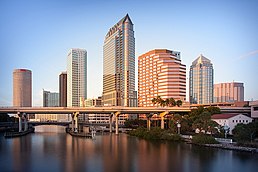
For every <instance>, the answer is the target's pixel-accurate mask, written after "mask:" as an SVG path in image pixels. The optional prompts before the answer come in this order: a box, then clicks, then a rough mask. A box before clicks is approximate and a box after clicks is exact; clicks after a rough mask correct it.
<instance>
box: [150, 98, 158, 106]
mask: <svg viewBox="0 0 258 172" xmlns="http://www.w3.org/2000/svg"><path fill="white" fill-rule="evenodd" d="M151 102H152V103H153V105H156V104H157V99H156V98H155V97H154V98H153V99H152V100H151Z"/></svg>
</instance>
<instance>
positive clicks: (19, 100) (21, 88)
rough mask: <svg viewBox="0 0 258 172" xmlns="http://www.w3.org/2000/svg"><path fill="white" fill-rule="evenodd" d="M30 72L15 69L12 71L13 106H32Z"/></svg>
mask: <svg viewBox="0 0 258 172" xmlns="http://www.w3.org/2000/svg"><path fill="white" fill-rule="evenodd" d="M31 80H32V79H31V71H30V70H28V69H15V70H14V71H13V106H19V107H30V106H31V105H32V103H31V101H32V100H31V99H32V81H31Z"/></svg>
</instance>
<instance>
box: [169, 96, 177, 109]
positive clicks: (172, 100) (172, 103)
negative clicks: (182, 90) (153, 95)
mask: <svg viewBox="0 0 258 172" xmlns="http://www.w3.org/2000/svg"><path fill="white" fill-rule="evenodd" d="M175 105H176V101H175V99H174V98H172V97H171V98H169V106H171V107H173V106H175Z"/></svg>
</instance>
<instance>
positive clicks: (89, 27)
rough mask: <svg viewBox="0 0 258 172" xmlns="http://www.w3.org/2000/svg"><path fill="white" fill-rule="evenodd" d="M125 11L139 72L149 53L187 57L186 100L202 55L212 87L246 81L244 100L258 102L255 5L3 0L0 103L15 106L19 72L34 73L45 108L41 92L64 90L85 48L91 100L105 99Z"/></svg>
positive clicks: (37, 101) (220, 0)
mask: <svg viewBox="0 0 258 172" xmlns="http://www.w3.org/2000/svg"><path fill="white" fill-rule="evenodd" d="M127 13H128V14H129V16H130V18H131V20H132V22H133V24H134V31H135V35H134V36H135V42H136V43H135V51H136V52H135V58H136V71H137V59H138V56H140V55H141V54H144V53H146V52H148V51H150V50H153V49H158V48H165V49H169V50H175V51H179V52H181V60H182V63H183V64H185V65H186V66H187V98H188V96H189V91H188V87H189V85H188V73H189V68H190V65H191V63H192V62H193V61H194V60H195V59H196V58H197V57H198V56H199V55H200V54H203V55H204V56H205V57H207V58H209V59H210V60H211V62H212V63H213V67H214V83H221V82H233V81H235V82H243V83H244V87H245V100H258V76H257V75H258V69H257V68H258V1H256V0H248V1H245V0H238V1H235V0H227V1H225V0H217V1H208V0H168V1H166V0H158V1H157V0H155V1H152V0H146V1H144V0H142V1H139V0H108V1H105V0H94V1H92V0H73V1H69V0H60V1H58V0H23V1H20V0H0V52H1V57H0V106H12V88H13V86H12V82H13V81H12V73H13V70H14V69H17V68H25V69H30V70H32V83H33V84H32V87H33V91H32V94H33V100H32V102H33V106H42V97H43V96H42V89H45V90H48V91H52V92H58V87H59V85H58V84H59V83H58V76H59V74H60V73H61V72H62V71H66V64H67V53H68V51H69V49H71V48H84V49H86V50H87V55H88V57H87V62H88V66H87V67H88V85H87V87H88V90H87V93H88V98H96V97H98V96H101V94H102V84H103V81H102V75H103V43H104V38H105V35H106V33H107V32H108V30H109V28H110V27H112V26H113V25H114V24H116V23H117V22H118V21H119V20H120V19H121V18H123V17H124V16H125V15H126V14H127ZM136 76H137V73H136ZM136 83H137V77H136ZM136 88H137V85H136Z"/></svg>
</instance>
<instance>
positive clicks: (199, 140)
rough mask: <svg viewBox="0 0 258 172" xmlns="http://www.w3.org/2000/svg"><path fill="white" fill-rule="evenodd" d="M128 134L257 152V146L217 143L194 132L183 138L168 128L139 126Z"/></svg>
mask: <svg viewBox="0 0 258 172" xmlns="http://www.w3.org/2000/svg"><path fill="white" fill-rule="evenodd" d="M128 134H129V135H130V136H135V137H138V138H142V139H146V140H166V141H173V142H183V141H185V142H187V143H188V144H193V145H197V146H204V147H211V148H219V149H227V150H234V151H244V152H251V153H258V148H252V147H245V146H241V145H238V144H236V143H231V144H229V143H219V142H218V141H216V140H215V138H214V137H213V136H211V135H206V134H196V135H194V136H193V137H192V139H191V140H190V139H185V138H183V137H182V136H181V135H179V134H173V133H171V132H170V131H168V130H164V129H163V130H162V129H160V128H158V127H154V128H151V129H150V130H148V129H147V128H144V127H139V128H137V129H134V130H131V131H128Z"/></svg>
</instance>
